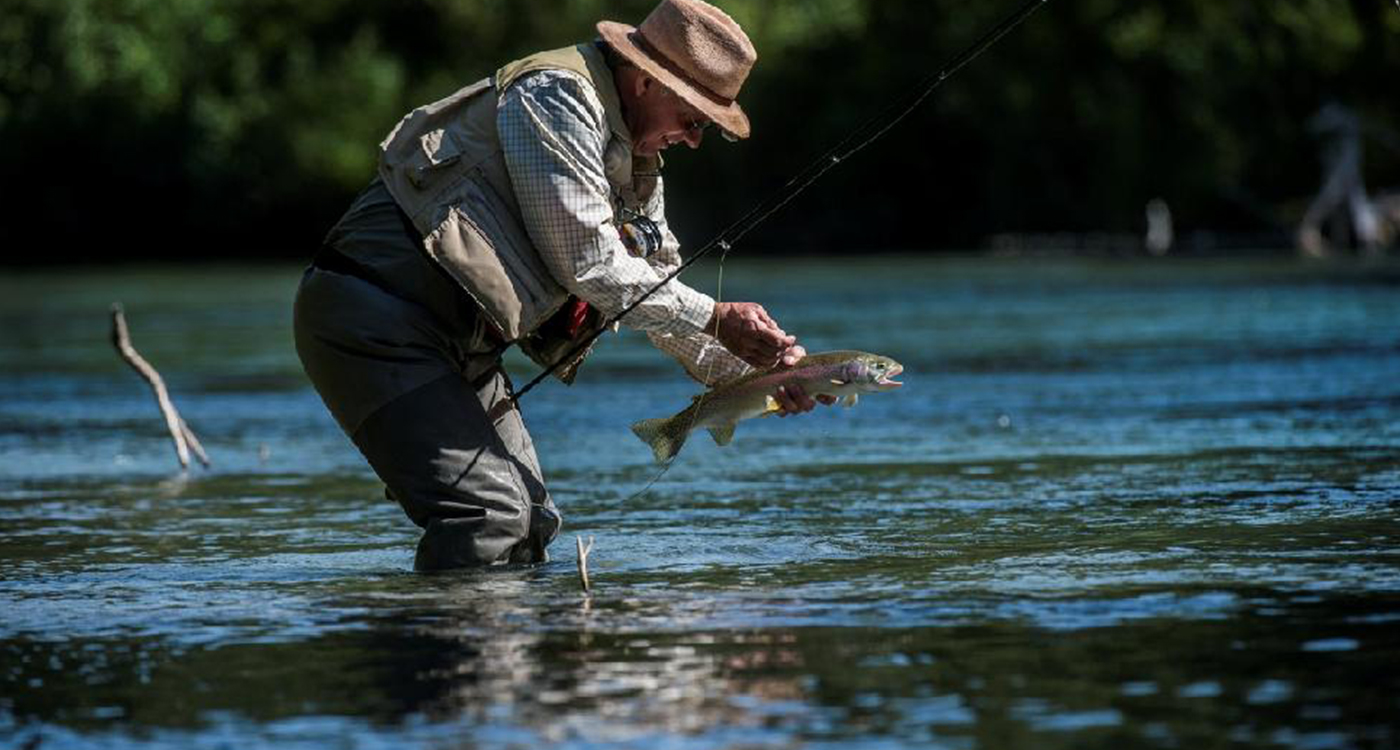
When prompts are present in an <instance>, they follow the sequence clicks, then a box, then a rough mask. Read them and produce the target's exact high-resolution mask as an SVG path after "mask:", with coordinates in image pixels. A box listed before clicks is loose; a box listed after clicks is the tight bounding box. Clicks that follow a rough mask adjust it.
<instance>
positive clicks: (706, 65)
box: [598, 0, 758, 138]
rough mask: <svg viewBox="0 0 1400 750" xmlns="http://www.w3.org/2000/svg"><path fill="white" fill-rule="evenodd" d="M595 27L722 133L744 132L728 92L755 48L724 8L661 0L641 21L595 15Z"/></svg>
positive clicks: (745, 123)
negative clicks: (631, 22)
mask: <svg viewBox="0 0 1400 750" xmlns="http://www.w3.org/2000/svg"><path fill="white" fill-rule="evenodd" d="M598 33H599V34H601V35H602V36H603V41H605V42H607V43H608V44H609V45H611V46H612V48H613V49H614V50H616V51H617V53H618V54H619V55H621V56H622V57H623V58H624V59H626V60H627V61H628V62H630V63H632V64H633V65H636V66H637V67H638V68H641V69H642V70H644V71H646V73H647V74H648V75H650V76H651V77H652V78H655V79H656V80H657V81H658V82H660V83H661V85H663V86H665V87H666V88H668V89H670V90H671V91H673V92H675V94H676V95H678V96H680V97H681V98H682V99H684V100H685V101H686V102H687V103H689V104H690V105H691V106H693V107H695V108H696V109H698V110H700V111H701V112H702V113H704V114H705V116H706V117H709V118H710V119H711V120H713V121H714V123H715V124H716V125H718V126H719V127H720V128H721V129H722V130H724V131H725V134H726V135H728V136H732V137H734V138H748V137H749V118H748V116H747V115H745V114H744V110H742V109H740V108H739V105H738V103H737V102H735V101H734V97H735V96H737V95H738V94H739V87H740V86H742V85H743V84H744V79H745V78H747V77H748V75H749V69H751V68H752V67H753V64H754V61H755V60H757V59H758V53H757V52H755V51H754V48H753V44H752V43H751V42H749V38H748V36H747V35H745V34H744V30H743V29H741V28H739V24H737V23H735V22H734V19H732V18H730V17H729V16H728V15H726V14H725V13H724V11H722V10H720V9H719V8H716V7H715V6H713V5H710V4H709V3H705V2H701V0H661V4H660V5H657V6H656V8H655V9H653V10H652V12H651V13H650V15H648V16H647V17H646V19H645V20H643V21H642V24H641V26H637V27H635V28H634V27H632V26H628V25H627V24H624V23H616V22H614V21H600V22H599V23H598Z"/></svg>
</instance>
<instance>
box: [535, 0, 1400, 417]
mask: <svg viewBox="0 0 1400 750" xmlns="http://www.w3.org/2000/svg"><path fill="white" fill-rule="evenodd" d="M1048 1H1049V0H1027V2H1026V3H1025V4H1024V5H1022V6H1021V7H1020V8H1019V9H1018V10H1016V11H1015V12H1014V13H1012V14H1011V15H1009V16H1007V17H1006V18H1004V19H1002V21H1001V23H998V24H997V25H996V26H993V27H992V28H991V29H989V30H988V31H987V32H986V33H984V34H983V35H982V36H981V37H980V38H978V39H977V41H975V42H973V43H972V44H971V45H969V46H968V47H967V48H966V49H964V50H963V51H962V52H959V53H958V54H957V55H955V56H954V57H953V58H952V59H951V60H949V61H948V62H946V63H944V65H943V67H942V68H940V69H939V70H938V72H936V73H932V74H930V75H928V76H926V77H925V78H924V79H923V80H922V81H920V83H919V85H917V86H915V87H914V88H912V89H910V91H909V92H908V93H906V94H905V95H904V96H903V97H901V98H899V99H896V100H895V101H894V102H891V103H890V104H889V105H888V106H887V107H885V108H884V109H883V110H881V111H880V112H879V113H877V114H875V115H873V116H872V117H870V118H869V119H867V120H866V121H865V122H864V123H862V124H861V125H860V126H858V127H857V128H856V129H855V130H853V131H852V132H851V134H850V135H848V136H846V137H845V138H844V139H843V140H842V141H841V142H839V143H837V144H836V145H835V146H832V147H831V148H829V149H827V151H826V152H825V153H823V154H822V155H821V156H819V157H817V158H816V159H815V160H814V161H812V163H810V164H808V165H807V167H806V168H804V169H803V170H802V171H801V172H798V173H797V174H796V175H794V176H793V177H792V178H791V179H789V180H788V181H787V182H786V183H785V184H784V185H783V186H782V187H781V188H780V189H779V190H778V191H777V192H775V193H773V194H772V195H770V196H768V197H767V198H766V199H764V200H762V201H760V202H759V203H758V204H757V205H755V206H754V207H753V208H751V209H749V212H748V213H746V214H744V215H743V216H741V217H740V218H739V219H738V220H737V221H735V222H734V223H733V224H730V225H729V227H728V228H726V229H725V230H724V231H722V232H720V233H719V234H718V235H715V237H714V239H712V240H710V241H709V242H708V243H706V244H705V245H704V246H703V247H701V248H700V249H699V250H697V251H696V252H695V253H694V254H693V255H691V256H690V258H689V259H687V260H686V261H685V262H683V263H681V264H680V265H679V266H677V267H676V270H674V271H672V272H671V273H669V274H667V275H666V278H664V279H662V280H661V281H660V282H658V283H657V284H656V285H655V286H653V287H652V288H650V289H648V290H647V291H646V293H644V294H643V295H642V296H640V297H638V298H637V299H635V300H633V301H632V303H631V304H629V305H627V307H625V308H623V309H622V312H619V313H617V314H615V315H613V316H612V317H610V318H608V319H607V320H606V321H604V323H603V325H601V326H599V327H598V330H596V331H594V332H593V333H591V334H589V335H588V336H585V337H584V338H583V339H581V340H579V342H578V343H577V344H575V345H574V346H573V347H571V348H570V349H569V350H568V351H567V352H565V353H564V354H563V356H561V357H559V359H557V360H555V361H554V363H553V364H551V365H550V366H549V367H546V368H545V369H544V371H543V372H541V373H540V374H539V375H536V376H535V377H534V379H533V380H531V381H530V382H528V383H526V384H525V387H523V388H521V389H520V390H518V391H516V392H515V395H514V396H512V397H511V400H512V401H515V402H517V403H518V402H519V401H520V399H521V397H523V396H524V395H525V394H526V393H529V392H530V389H532V388H534V387H535V386H536V385H539V384H540V382H541V381H543V380H544V379H545V378H547V377H549V375H550V374H551V373H553V372H554V371H555V370H557V369H559V366H560V365H561V364H563V363H564V362H568V361H571V360H573V358H574V357H575V356H577V355H578V353H579V352H582V351H584V350H585V349H587V348H588V347H589V346H591V345H592V344H593V342H594V341H596V340H597V339H598V337H599V336H602V335H603V333H604V332H605V331H607V330H608V329H609V328H611V327H612V326H613V324H615V323H617V322H618V321H620V320H622V318H624V317H625V316H626V315H627V313H630V312H632V311H633V310H635V309H636V308H637V306H638V305H640V304H642V303H643V302H645V301H646V299H647V298H648V297H650V296H651V295H653V294H655V293H656V292H657V291H659V290H660V289H661V288H662V287H664V286H666V285H667V284H669V283H670V282H671V280H672V279H674V278H676V277H677V276H680V275H681V273H682V272H683V271H685V270H686V269H687V268H689V267H690V266H691V264H693V263H695V262H696V261H698V260H700V259H701V258H703V257H705V256H706V255H708V254H709V253H710V252H711V251H713V250H714V249H716V248H719V249H720V250H721V251H722V253H721V256H720V257H721V258H723V257H725V256H727V255H728V254H729V251H730V249H731V248H733V247H734V243H736V242H738V241H739V239H740V238H741V237H743V236H744V235H746V234H748V233H749V232H750V231H751V230H752V229H753V228H754V227H756V226H758V225H759V224H761V223H762V222H763V221H764V220H765V219H767V218H768V217H769V216H771V215H773V214H774V213H775V212H777V211H778V209H780V208H782V207H783V206H786V205H787V204H788V203H789V202H791V201H792V199H793V198H796V197H797V196H798V195H800V194H801V193H802V191H803V190H806V189H807V187H808V186H809V185H811V184H812V183H813V182H816V181H817V178H819V177H821V176H822V175H824V174H826V172H827V170H829V169H831V168H832V167H835V166H836V165H837V164H840V163H841V162H843V161H845V160H846V159H849V158H850V157H852V156H854V155H855V154H856V152H858V151H860V150H861V149H863V148H865V147H866V146H868V145H870V144H871V143H872V142H874V141H875V140H876V139H877V138H879V137H880V136H882V135H884V134H885V133H886V132H888V131H889V130H890V128H893V127H894V126H895V125H897V124H899V121H900V120H903V119H904V118H905V117H908V116H909V113H911V112H913V111H914V109H915V108H917V107H918V106H919V105H920V104H921V103H923V101H924V99H927V98H928V96H929V94H932V93H933V92H934V90H935V89H937V88H938V87H939V86H941V85H943V82H944V81H946V80H948V79H949V78H951V77H952V76H953V74H955V73H957V72H958V71H959V70H961V69H962V68H963V67H964V66H966V65H967V64H968V63H970V62H972V61H973V60H975V59H977V57H978V56H979V55H981V54H982V53H983V52H986V51H987V50H988V49H989V48H990V47H991V46H992V45H994V44H996V43H997V41H998V40H999V39H1001V38H1002V37H1003V36H1006V34H1007V33H1009V32H1010V31H1011V30H1012V29H1014V28H1016V27H1017V26H1020V25H1021V22H1022V21H1025V20H1026V19H1027V18H1028V17H1030V15H1031V14H1032V13H1034V12H1035V11H1036V10H1038V9H1039V8H1040V6H1042V5H1044V4H1045V3H1046V2H1048ZM1396 2H1397V3H1400V0H1396Z"/></svg>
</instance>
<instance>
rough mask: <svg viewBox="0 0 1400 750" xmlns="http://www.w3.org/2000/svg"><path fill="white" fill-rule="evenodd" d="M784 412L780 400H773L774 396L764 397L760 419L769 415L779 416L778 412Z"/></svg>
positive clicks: (759, 414)
mask: <svg viewBox="0 0 1400 750" xmlns="http://www.w3.org/2000/svg"><path fill="white" fill-rule="evenodd" d="M782 410H783V407H781V406H779V405H778V399H776V398H773V397H772V396H764V397H763V411H761V412H759V413H758V416H760V417H766V416H768V415H769V414H777V413H778V412H780V411H782Z"/></svg>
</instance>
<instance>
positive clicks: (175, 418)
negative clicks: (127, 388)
mask: <svg viewBox="0 0 1400 750" xmlns="http://www.w3.org/2000/svg"><path fill="white" fill-rule="evenodd" d="M112 345H113V346H115V347H116V348H117V353H118V354H120V355H121V358H122V359H124V360H126V363H127V364H129V365H131V369H133V370H135V371H136V372H137V374H139V375H140V376H141V377H142V378H143V379H145V381H146V383H148V384H149V385H150V386H151V390H152V391H153V392H154V393H155V397H156V404H157V405H159V406H160V413H161V416H163V417H164V418H165V428H166V429H167V430H169V431H170V439H171V440H173V441H174V442H175V457H176V458H178V459H179V461H180V468H182V469H188V468H189V466H190V450H191V449H193V450H194V453H195V455H196V456H198V457H199V461H200V463H202V464H204V465H205V467H208V466H209V456H208V455H207V454H206V453H205V452H204V446H203V445H200V443H199V438H197V437H195V435H194V431H193V430H191V429H190V427H189V425H187V424H185V420H184V418H183V417H181V416H180V412H179V411H178V410H176V408H175V403H174V402H173V401H171V400H170V393H169V391H167V390H166V389H165V381H164V380H162V379H161V377H160V373H158V372H156V368H154V367H152V366H151V363H150V362H147V361H146V360H145V358H144V357H142V356H141V355H140V354H138V353H137V352H136V347H134V346H132V345H131V335H130V334H129V333H128V332H127V328H126V316H125V315H123V314H122V306H121V303H120V302H114V303H112Z"/></svg>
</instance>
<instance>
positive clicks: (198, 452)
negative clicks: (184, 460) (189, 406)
mask: <svg viewBox="0 0 1400 750" xmlns="http://www.w3.org/2000/svg"><path fill="white" fill-rule="evenodd" d="M180 434H181V435H184V436H185V444H186V445H188V446H189V447H190V450H191V451H193V452H194V455H195V457H196V458H198V459H199V462H200V463H201V464H204V468H206V469H207V468H209V454H208V453H205V452H204V444H203V443H201V442H199V438H197V437H195V435H194V430H191V429H190V426H189V425H187V424H185V418H184V417H180Z"/></svg>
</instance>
